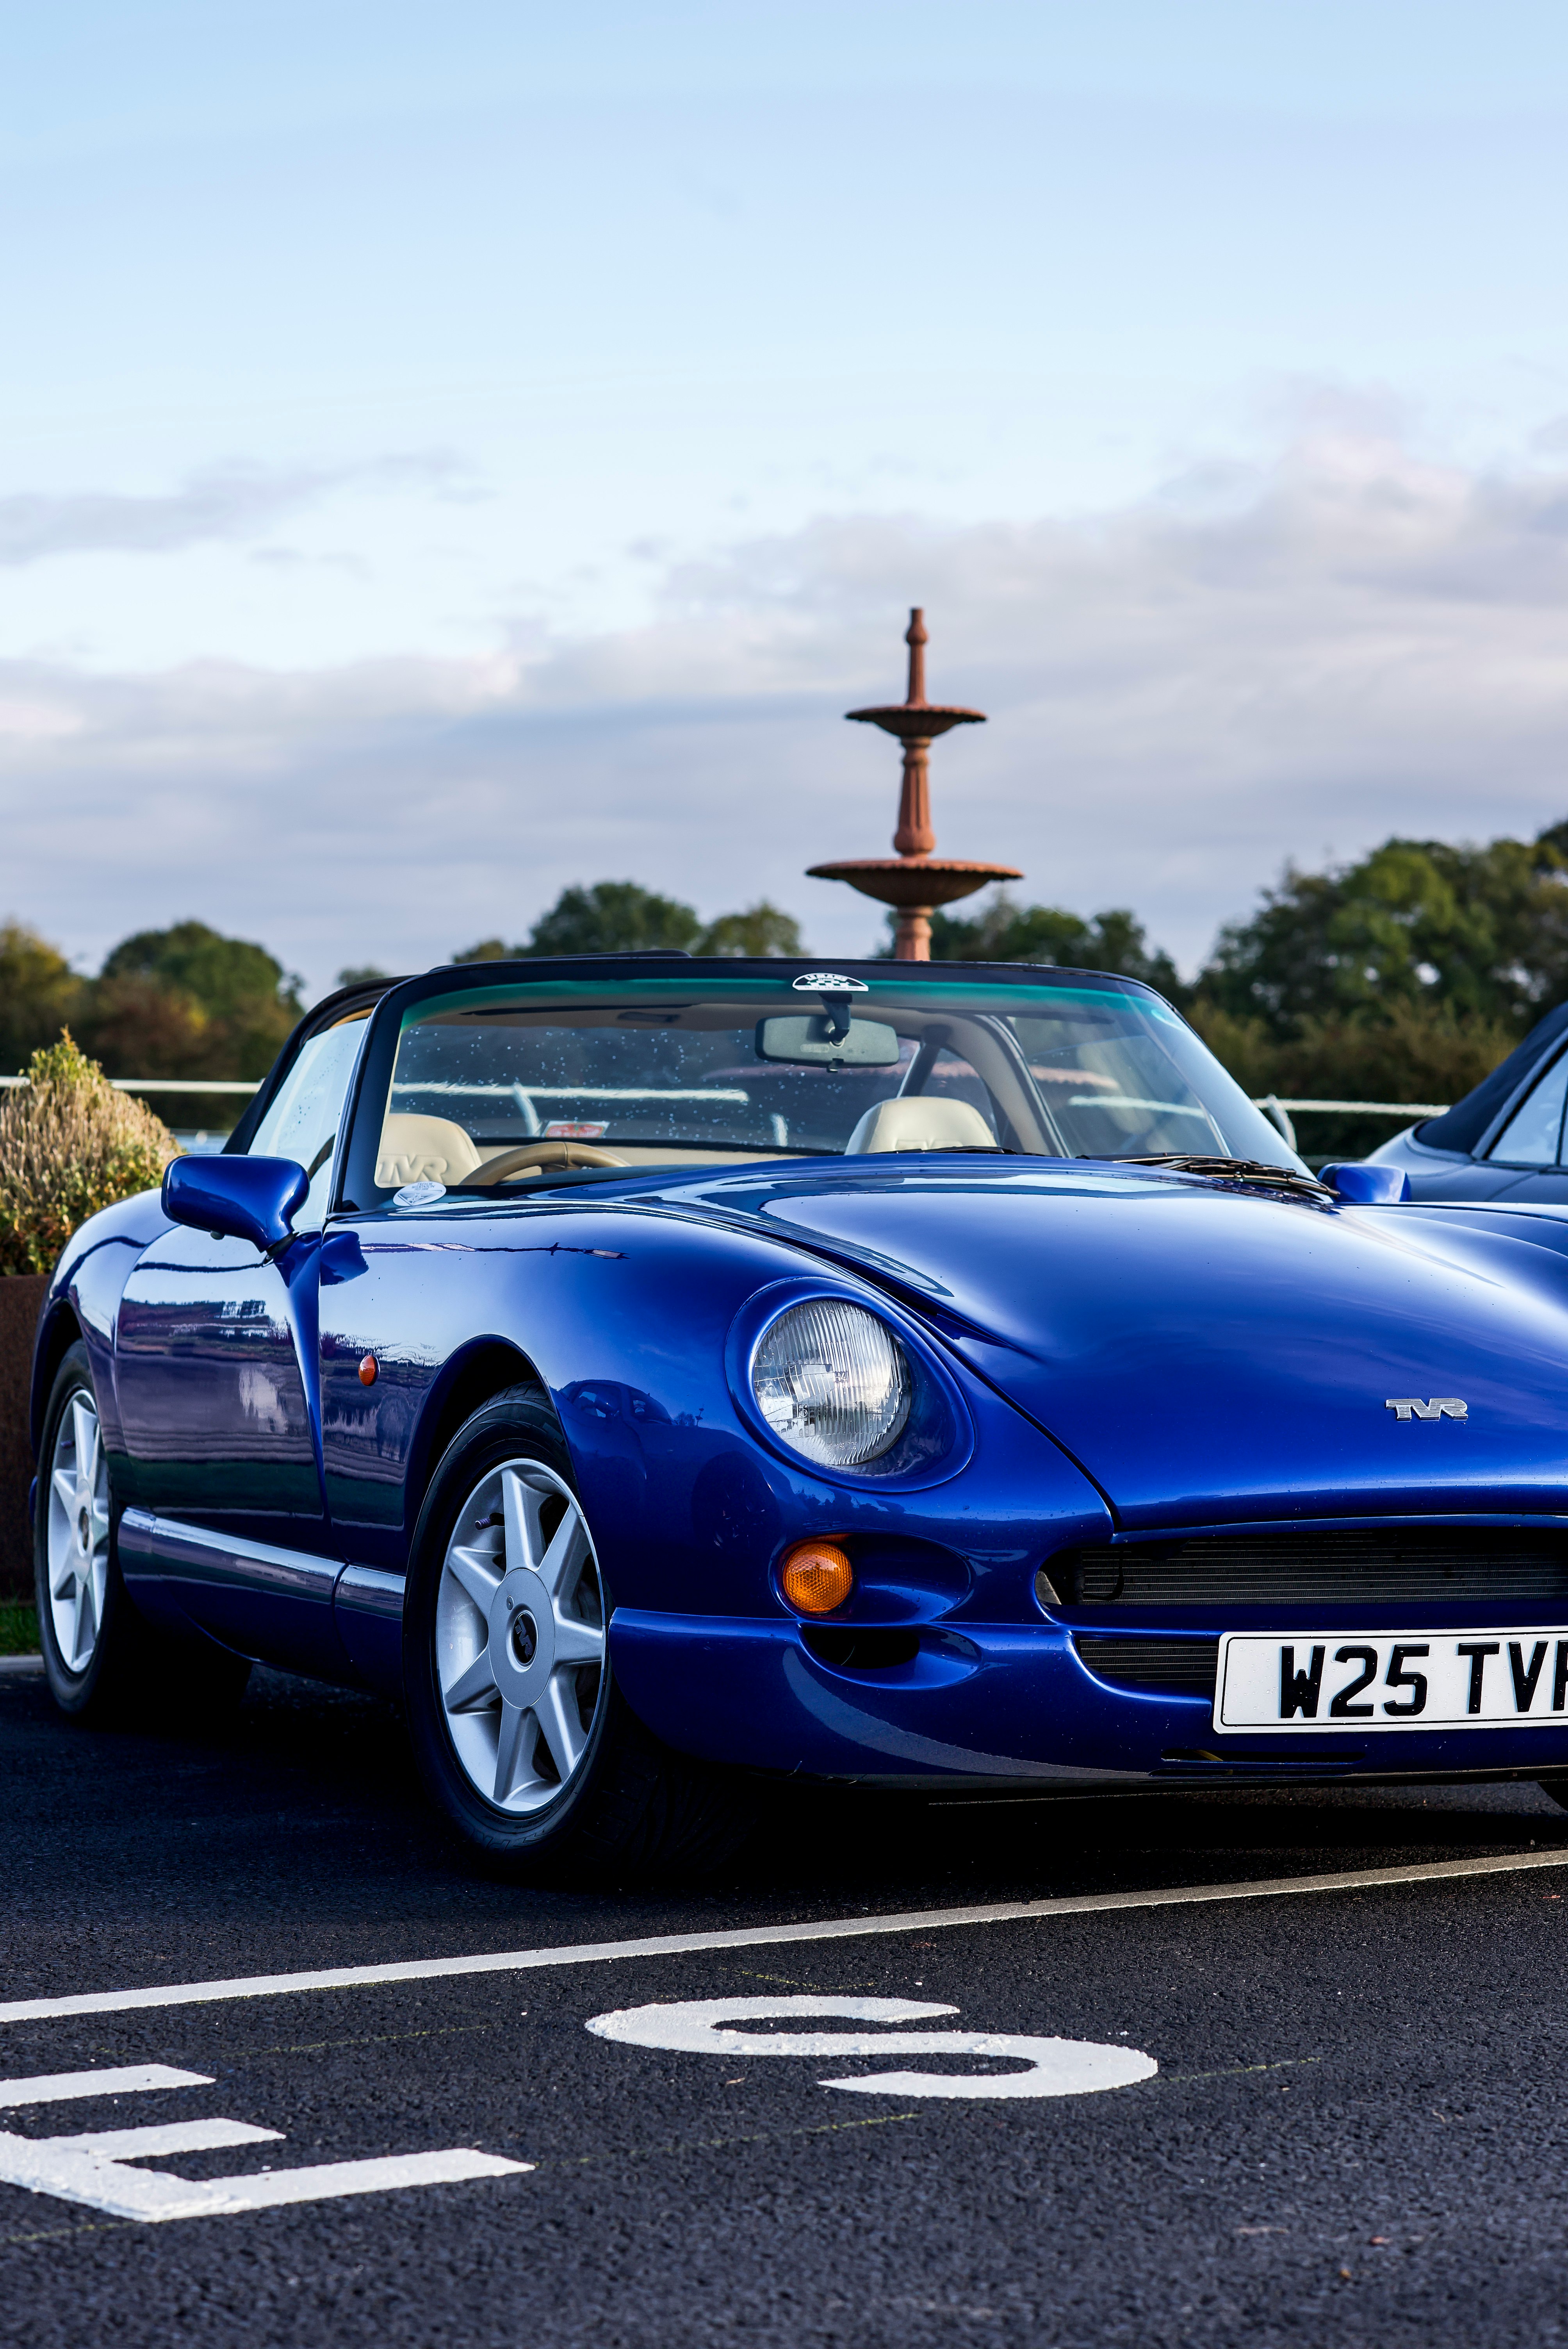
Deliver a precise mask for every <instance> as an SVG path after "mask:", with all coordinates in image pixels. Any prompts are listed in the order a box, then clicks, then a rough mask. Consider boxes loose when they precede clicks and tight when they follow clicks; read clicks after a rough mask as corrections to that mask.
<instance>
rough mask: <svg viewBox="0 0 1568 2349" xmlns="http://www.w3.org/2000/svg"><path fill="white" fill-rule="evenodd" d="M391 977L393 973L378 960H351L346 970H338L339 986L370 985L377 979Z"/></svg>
mask: <svg viewBox="0 0 1568 2349" xmlns="http://www.w3.org/2000/svg"><path fill="white" fill-rule="evenodd" d="M390 977H391V973H390V972H389V971H385V970H383V969H382V968H381V966H380V964H379V963H378V962H351V963H350V964H349V966H348V968H347V969H346V970H340V971H339V972H338V974H337V983H338V985H339V987H368V986H370V984H371V983H372V981H373V980H375V979H377V978H390Z"/></svg>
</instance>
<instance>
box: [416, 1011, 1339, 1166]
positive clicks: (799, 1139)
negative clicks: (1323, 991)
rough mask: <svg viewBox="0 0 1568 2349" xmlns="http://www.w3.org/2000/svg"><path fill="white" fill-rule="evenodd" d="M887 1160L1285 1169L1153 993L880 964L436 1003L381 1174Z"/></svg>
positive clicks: (1243, 1105) (1278, 1143) (1238, 1099)
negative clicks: (984, 1156) (898, 1155)
mask: <svg viewBox="0 0 1568 2349" xmlns="http://www.w3.org/2000/svg"><path fill="white" fill-rule="evenodd" d="M371 1113H372V1114H374V1113H375V1112H374V1109H372V1111H371ZM895 1150H896V1151H907V1150H918V1151H965V1150H967V1151H1005V1152H1021V1153H1025V1154H1039V1155H1044V1156H1048V1157H1057V1158H1061V1157H1067V1158H1078V1157H1087V1158H1127V1157H1140V1156H1150V1155H1154V1154H1161V1153H1178V1152H1191V1153H1198V1154H1212V1155H1216V1156H1222V1157H1233V1158H1248V1159H1258V1160H1263V1161H1265V1162H1267V1163H1269V1164H1274V1165H1278V1166H1287V1167H1290V1166H1295V1165H1296V1164H1298V1162H1297V1161H1296V1160H1295V1157H1294V1156H1293V1154H1292V1153H1291V1152H1290V1151H1289V1150H1287V1149H1286V1148H1285V1146H1284V1143H1283V1142H1282V1140H1281V1138H1280V1136H1279V1135H1278V1134H1277V1133H1275V1131H1274V1127H1273V1126H1272V1125H1271V1124H1270V1123H1268V1121H1267V1119H1265V1118H1264V1116H1263V1115H1262V1113H1261V1112H1259V1111H1257V1110H1255V1109H1254V1108H1253V1106H1252V1104H1251V1102H1249V1101H1248V1100H1247V1098H1246V1096H1245V1095H1244V1094H1243V1092H1242V1091H1241V1089H1240V1088H1239V1086H1237V1085H1236V1084H1235V1083H1234V1081H1233V1080H1232V1079H1231V1078H1230V1077H1229V1076H1227V1075H1226V1073H1225V1071H1223V1070H1222V1068H1221V1066H1220V1064H1219V1063H1218V1061H1215V1060H1214V1059H1213V1057H1212V1054H1211V1053H1210V1052H1209V1051H1208V1050H1206V1048H1205V1047H1204V1046H1203V1045H1202V1043H1201V1042H1200V1041H1199V1040H1198V1038H1197V1037H1196V1036H1195V1035H1194V1034H1193V1033H1192V1030H1191V1029H1190V1028H1189V1027H1188V1026H1187V1025H1186V1024H1185V1022H1184V1021H1182V1020H1181V1019H1178V1018H1177V1016H1176V1015H1175V1014H1174V1013H1173V1012H1172V1011H1171V1010H1170V1009H1168V1008H1167V1007H1166V1006H1165V1005H1163V1004H1162V1003H1161V1002H1160V1001H1159V1000H1158V999H1155V998H1152V997H1150V996H1145V995H1142V994H1137V993H1131V992H1128V993H1123V992H1122V991H1121V990H1119V989H1118V988H1112V987H1111V986H1109V985H1108V986H1106V987H1104V988H1097V987H1096V986H1094V985H1093V984H1092V983H1088V984H1086V983H1083V982H1081V981H1079V982H1078V983H1075V984H1071V985H1068V984H1064V985H1062V986H1060V987H1053V986H1050V985H1043V986H1042V985H1039V984H1034V985H1030V986H1027V987H1024V986H1008V985H1006V984H1005V983H1004V984H998V985H989V984H985V983H982V982H979V981H976V980H974V979H967V978H966V979H954V981H953V982H952V983H951V984H944V983H943V982H941V981H935V980H931V979H923V980H921V981H911V980H909V979H907V978H898V977H896V976H894V975H893V970H892V969H891V968H890V971H889V975H888V977H887V978H886V979H885V980H884V979H882V978H874V979H872V980H870V981H869V982H864V983H861V985H859V986H858V987H857V988H855V990H854V991H853V992H850V991H848V989H845V990H835V989H817V988H813V989H806V990H802V989H801V988H799V987H798V986H797V985H796V984H795V983H794V974H793V972H792V970H791V969H790V968H788V967H786V968H785V969H784V970H783V971H781V973H780V975H779V977H778V978H777V979H772V978H755V977H750V976H748V977H746V978H736V977H729V978H727V977H726V976H725V975H723V974H722V972H720V971H714V972H713V973H712V975H711V976H709V975H708V973H707V972H701V973H689V974H688V973H686V972H682V973H679V974H670V973H668V972H664V973H661V974H660V975H659V976H658V977H657V978H653V977H649V978H640V977H639V978H629V979H624V980H621V981H618V982H604V983H601V984H597V985H594V986H592V987H589V986H583V985H579V984H573V983H569V982H562V981H560V980H553V981H541V982H540V983H538V984H537V985H532V986H530V985H518V984H515V983H513V984H511V985H510V986H501V985H496V986H490V987H486V986H482V985H480V986H471V987H469V988H464V989H462V990H461V991H459V990H457V989H454V990H453V991H452V992H450V993H449V994H445V995H441V996H437V997H433V998H429V997H428V998H426V999H424V1000H423V1001H420V1002H418V1003H416V1004H414V1005H413V1006H411V1007H410V1008H409V1009H408V1010H407V1012H406V1013H405V1015H404V1020H403V1025H402V1030H401V1032H400V1035H399V1037H398V1040H397V1052H396V1058H395V1061H394V1064H393V1068H392V1074H391V1082H390V1086H389V1089H388V1092H387V1096H386V1099H385V1102H384V1104H383V1105H382V1115H381V1126H380V1132H379V1136H378V1140H377V1152H376V1166H375V1178H376V1185H377V1189H379V1190H380V1191H381V1192H383V1193H386V1192H387V1191H390V1190H394V1189H398V1188H401V1187H402V1186H403V1185H407V1184H410V1183H416V1182H430V1181H434V1182H439V1183H442V1184H445V1185H447V1186H448V1187H449V1188H453V1187H460V1188H463V1189H484V1188H488V1187H490V1185H495V1184H506V1185H512V1184H526V1183H529V1182H538V1181H540V1180H541V1179H542V1178H544V1177H553V1178H555V1179H557V1180H558V1179H560V1175H561V1174H562V1171H563V1170H570V1169H578V1168H580V1169H593V1168H603V1167H615V1166H630V1167H655V1166H669V1165H702V1164H731V1163H734V1162H737V1161H742V1160H746V1159H758V1158H776V1157H780V1156H793V1155H807V1156H820V1155H821V1154H835V1155H836V1154H851V1155H858V1154H875V1153H880V1152H888V1151H895Z"/></svg>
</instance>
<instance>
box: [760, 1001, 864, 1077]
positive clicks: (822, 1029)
mask: <svg viewBox="0 0 1568 2349" xmlns="http://www.w3.org/2000/svg"><path fill="white" fill-rule="evenodd" d="M757 1057H758V1060H759V1061H798V1062H799V1063H800V1064H801V1065H802V1066H804V1067H806V1068H812V1069H820V1068H827V1067H829V1066H831V1067H833V1068H836V1069H885V1068H889V1067H891V1066H892V1064H893V1063H894V1062H895V1061H897V1059H898V1030H897V1029H896V1028H889V1027H888V1026H887V1025H886V1024H885V1023H884V1022H883V1021H882V1020H881V1019H850V1018H849V1017H848V1016H847V1014H846V1013H844V1012H842V1011H819V1012H817V1013H815V1014H814V1015H813V1016H811V1017H810V1018H808V1019H791V1018H789V1016H788V1015H785V1016H783V1017H780V1018H779V1019H759V1020H758V1023H757Z"/></svg>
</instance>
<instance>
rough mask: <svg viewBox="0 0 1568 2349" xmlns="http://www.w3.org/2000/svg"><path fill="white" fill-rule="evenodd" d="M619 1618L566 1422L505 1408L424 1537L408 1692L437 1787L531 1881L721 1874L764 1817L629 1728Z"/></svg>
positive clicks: (532, 1403) (531, 1406)
mask: <svg viewBox="0 0 1568 2349" xmlns="http://www.w3.org/2000/svg"><path fill="white" fill-rule="evenodd" d="M612 1612H613V1608H612V1602H611V1599H610V1596H609V1593H608V1591H607V1590H606V1588H605V1583H604V1578H603V1572H602V1570H601V1568H600V1564H599V1557H598V1552H597V1550H596V1548H595V1547H594V1543H593V1535H592V1533H591V1531H590V1529H589V1526H588V1521H587V1518H586V1516H584V1514H583V1506H582V1503H581V1501H580V1499H579V1497H578V1495H577V1491H576V1486H575V1484H574V1481H573V1474H572V1463H571V1459H570V1456H569V1454H568V1453H567V1450H566V1446H565V1444H564V1443H563V1442H562V1436H561V1431H560V1427H559V1425H558V1423H557V1422H556V1420H555V1417H554V1414H553V1413H552V1412H551V1410H550V1409H549V1407H548V1405H547V1404H546V1403H544V1402H542V1401H541V1400H540V1399H539V1396H538V1393H537V1391H535V1390H531V1389H526V1388H514V1389H512V1390H511V1391H509V1392H507V1393H505V1394H502V1395H499V1396H497V1397H496V1398H495V1399H494V1400H493V1401H492V1402H489V1403H487V1404H486V1405H485V1406H484V1408H483V1409H482V1410H480V1411H478V1412H476V1413H474V1415H473V1417H472V1418H471V1419H469V1421H468V1422H467V1423H465V1425H464V1426H463V1427H461V1428H460V1429H459V1432H458V1434H457V1435H456V1437H455V1438H454V1439H453V1442H452V1444H451V1446H450V1448H449V1450H448V1452H447V1453H446V1454H445V1456H444V1457H443V1459H442V1460H441V1463H440V1464H439V1466H438V1469H437V1472H436V1475H435V1476H434V1477H433V1478H432V1480H431V1484H430V1489H429V1492H428V1495H427V1496H426V1500H425V1506H424V1508H423V1509H422V1511H421V1513H420V1517H419V1524H418V1530H417V1532H416V1535H415V1538H414V1547H413V1556H412V1558H411V1561H410V1570H409V1577H408V1595H407V1607H406V1610H405V1617H404V1680H405V1684H406V1687H407V1699H408V1717H409V1726H410V1729H411V1732H412V1734H413V1740H414V1750H415V1754H416V1757H417V1759H418V1764H419V1768H420V1772H421V1775H422V1776H423V1777H424V1780H425V1784H426V1785H427V1786H428V1789H429V1792H430V1793H431V1795H433V1796H434V1797H435V1799H436V1801H437V1802H438V1804H439V1805H440V1806H441V1807H442V1809H443V1810H445V1811H446V1813H447V1814H448V1816H449V1817H450V1818H451V1819H452V1820H453V1821H454V1822H455V1823H456V1825H457V1826H459V1827H460V1828H461V1830H462V1832H463V1833H464V1834H465V1835H466V1836H467V1837H469V1839H470V1841H472V1842H473V1843H475V1844H477V1845H479V1846H480V1847H481V1848H482V1849H483V1850H485V1851H487V1852H490V1853H491V1854H493V1855H494V1856H495V1857H498V1858H500V1859H503V1860H507V1861H511V1862H513V1863H515V1864H516V1865H518V1866H519V1867H520V1868H523V1869H534V1868H540V1869H542V1868H546V1867H551V1866H555V1865H562V1864H563V1865H566V1866H569V1867H573V1868H582V1869H584V1870H593V1871H604V1870H610V1869H622V1868H637V1869H640V1868H650V1867H654V1866H665V1867H670V1866H684V1867H687V1868H693V1867H713V1866H717V1863H718V1862H719V1861H720V1860H722V1859H724V1858H725V1857H727V1855H728V1854H729V1853H730V1852H731V1851H733V1850H734V1849H735V1848H736V1847H737V1846H738V1844H739V1843H740V1842H741V1840H742V1839H743V1837H744V1836H745V1834H746V1832H747V1829H748V1826H749V1823H750V1821H749V1811H748V1806H746V1805H745V1804H744V1802H743V1801H742V1800H741V1798H740V1796H739V1795H738V1790H737V1789H736V1788H735V1787H734V1786H733V1785H730V1784H729V1783H728V1782H727V1781H726V1780H725V1779H723V1778H722V1777H720V1776H719V1775H717V1774H715V1773H713V1772H710V1771H708V1770H707V1769H705V1768H704V1767H703V1766H702V1765H701V1764H696V1763H693V1762H690V1761H688V1760H686V1758H685V1757H684V1756H683V1755H680V1754H674V1753H672V1752H671V1751H670V1750H669V1749H668V1748H667V1747H665V1746H664V1745H661V1744H659V1743H658V1741H657V1740H656V1739H655V1738H654V1737H652V1736H651V1735H650V1734H649V1733H648V1732H647V1731H646V1730H645V1729H644V1728H643V1726H642V1724H641V1723H639V1722H638V1721H637V1720H636V1719H635V1718H634V1715H633V1714H632V1713H630V1711H629V1710H628V1708H627V1706H626V1705H625V1703H624V1700H623V1699H622V1697H621V1696H620V1694H619V1692H618V1691H617V1690H616V1688H615V1685H614V1674H613V1672H612V1671H611V1666H610V1652H609V1639H608V1633H609V1625H610V1618H611V1614H612Z"/></svg>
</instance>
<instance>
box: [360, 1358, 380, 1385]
mask: <svg viewBox="0 0 1568 2349" xmlns="http://www.w3.org/2000/svg"><path fill="white" fill-rule="evenodd" d="M379 1368H380V1365H379V1363H378V1362H377V1360H376V1357H375V1355H374V1354H366V1357H365V1359H364V1361H362V1362H361V1363H360V1365H359V1383H360V1385H361V1386H362V1387H373V1386H374V1385H375V1384H376V1373H377V1370H378V1369H379Z"/></svg>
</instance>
